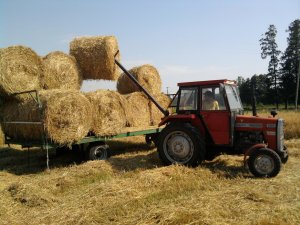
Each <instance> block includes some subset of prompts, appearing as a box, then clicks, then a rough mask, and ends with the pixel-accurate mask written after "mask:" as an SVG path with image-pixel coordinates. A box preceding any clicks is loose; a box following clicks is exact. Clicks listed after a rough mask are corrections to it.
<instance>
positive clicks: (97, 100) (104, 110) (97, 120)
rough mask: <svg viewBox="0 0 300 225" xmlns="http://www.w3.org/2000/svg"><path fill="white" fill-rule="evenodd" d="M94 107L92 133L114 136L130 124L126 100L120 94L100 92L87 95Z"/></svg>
mask: <svg viewBox="0 0 300 225" xmlns="http://www.w3.org/2000/svg"><path fill="white" fill-rule="evenodd" d="M85 96H86V97H87V98H88V99H89V101H90V102H91V104H92V107H93V124H92V129H91V131H92V132H93V133H94V134H95V135H97V136H103V135H114V134H117V133H119V132H121V130H122V129H123V128H124V127H125V126H126V125H127V124H128V121H127V118H128V116H127V115H128V112H127V110H128V105H127V101H126V98H125V97H124V96H122V95H120V94H119V93H118V92H115V91H109V90H98V91H95V92H89V93H86V94H85Z"/></svg>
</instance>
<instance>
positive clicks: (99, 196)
mask: <svg viewBox="0 0 300 225" xmlns="http://www.w3.org/2000/svg"><path fill="white" fill-rule="evenodd" d="M286 144H287V146H288V148H289V150H290V159H289V161H288V163H287V164H285V165H284V166H283V168H282V171H281V173H280V174H279V175H278V176H277V177H275V178H272V179H257V178H254V177H253V176H251V175H250V174H249V173H248V172H247V170H246V169H245V168H243V166H242V165H243V162H242V157H241V156H227V155H221V156H219V157H217V158H216V159H214V160H213V161H211V162H204V163H203V165H202V166H200V167H197V168H187V167H183V166H168V167H164V166H162V164H161V162H160V160H159V158H158V155H157V153H156V149H155V148H150V147H147V145H145V144H144V139H143V138H142V137H139V138H128V139H122V140H118V141H116V142H112V143H110V145H111V148H112V150H113V156H112V157H111V158H110V159H109V160H107V161H90V162H80V160H79V157H77V156H76V155H74V154H71V153H67V154H65V155H62V156H55V154H54V152H53V151H51V152H50V160H51V161H50V164H51V170H50V172H49V171H45V154H44V152H42V151H41V150H39V149H32V150H31V151H30V156H31V157H30V161H29V165H30V167H28V162H27V154H28V153H27V151H26V150H20V148H19V147H18V146H12V148H2V149H1V150H0V192H1V194H0V218H1V222H0V223H1V224H260V225H266V224H278V225H279V224H280V225H281V224H299V223H300V196H299V193H300V192H299V187H300V165H299V160H300V153H299V149H300V140H299V139H290V140H287V141H286Z"/></svg>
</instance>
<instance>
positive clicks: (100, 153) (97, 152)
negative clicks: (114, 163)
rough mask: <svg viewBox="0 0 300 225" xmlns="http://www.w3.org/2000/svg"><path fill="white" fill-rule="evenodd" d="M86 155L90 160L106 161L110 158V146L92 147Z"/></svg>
mask: <svg viewBox="0 0 300 225" xmlns="http://www.w3.org/2000/svg"><path fill="white" fill-rule="evenodd" d="M86 153H87V157H86V158H87V159H88V160H106V159H108V158H109V146H108V145H106V144H96V145H91V146H89V148H88V149H87V152H86Z"/></svg>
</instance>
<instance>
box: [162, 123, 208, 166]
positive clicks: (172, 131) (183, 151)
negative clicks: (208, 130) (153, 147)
mask: <svg viewBox="0 0 300 225" xmlns="http://www.w3.org/2000/svg"><path fill="white" fill-rule="evenodd" d="M157 150H158V153H159V157H160V158H161V160H162V162H163V163H164V164H165V165H170V164H182V165H186V166H192V167H194V166H197V165H199V164H200V163H201V162H202V161H203V160H204V156H205V143H204V139H203V138H202V137H201V136H200V134H199V132H198V130H197V129H196V128H195V127H193V126H192V125H191V124H189V123H173V124H170V125H168V126H167V127H165V128H164V129H163V130H162V132H161V133H160V135H159V140H158V148H157Z"/></svg>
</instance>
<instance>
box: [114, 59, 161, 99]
mask: <svg viewBox="0 0 300 225" xmlns="http://www.w3.org/2000/svg"><path fill="white" fill-rule="evenodd" d="M129 72H130V73H131V74H132V75H133V76H134V77H135V79H137V81H138V82H139V83H140V84H141V85H142V86H143V87H144V88H146V89H147V91H149V92H150V93H151V94H158V93H160V92H161V79H160V75H159V73H158V71H157V69H156V68H155V67H154V66H151V65H148V64H146V65H143V66H139V67H134V68H132V69H130V70H129ZM117 90H118V92H120V93H121V94H129V93H132V92H136V91H140V89H139V88H138V87H137V86H136V85H135V84H134V83H133V82H132V81H131V80H130V79H129V78H128V76H127V75H126V74H124V73H122V74H121V76H120V77H119V79H118V82H117Z"/></svg>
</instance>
